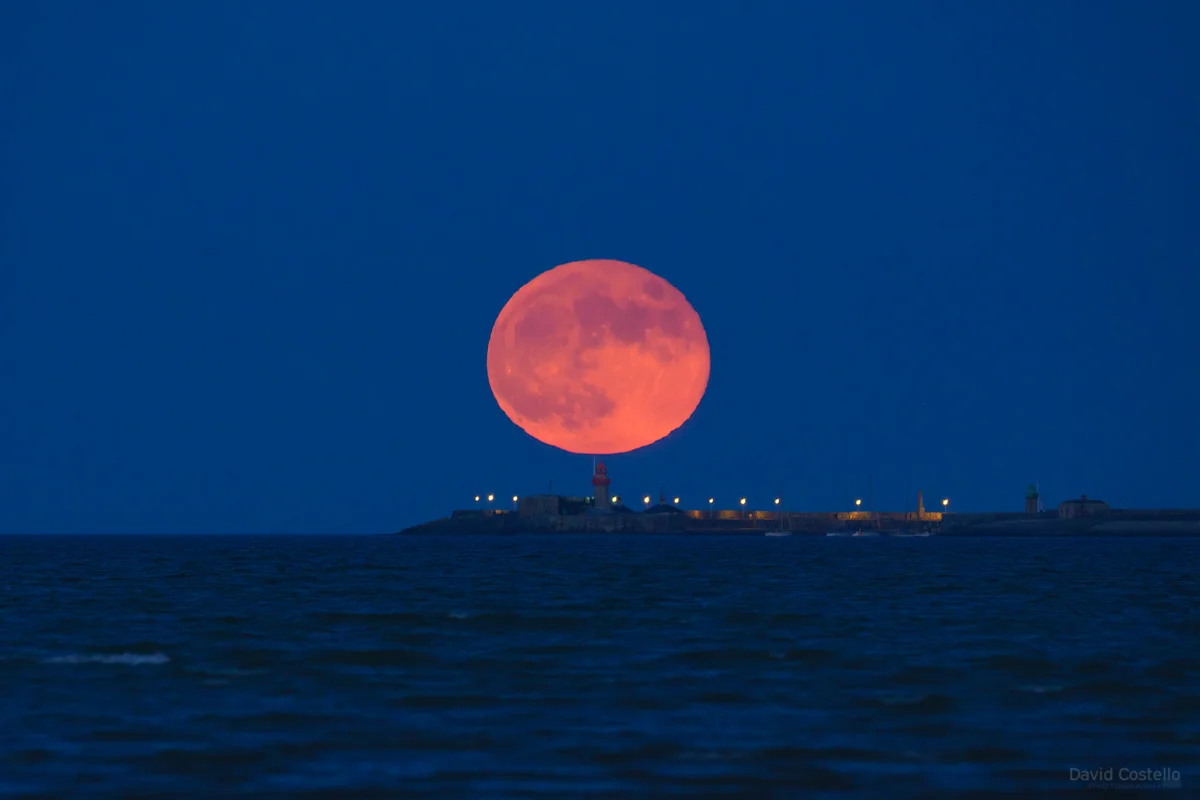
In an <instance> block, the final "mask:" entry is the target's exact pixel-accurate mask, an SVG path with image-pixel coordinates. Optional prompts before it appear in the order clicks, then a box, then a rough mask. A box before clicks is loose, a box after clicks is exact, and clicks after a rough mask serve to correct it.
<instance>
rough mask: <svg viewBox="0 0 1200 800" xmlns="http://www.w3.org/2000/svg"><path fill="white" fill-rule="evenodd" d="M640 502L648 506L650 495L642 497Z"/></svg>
mask: <svg viewBox="0 0 1200 800" xmlns="http://www.w3.org/2000/svg"><path fill="white" fill-rule="evenodd" d="M642 502H643V503H645V504H646V505H650V495H646V496H645V497H643V498H642Z"/></svg>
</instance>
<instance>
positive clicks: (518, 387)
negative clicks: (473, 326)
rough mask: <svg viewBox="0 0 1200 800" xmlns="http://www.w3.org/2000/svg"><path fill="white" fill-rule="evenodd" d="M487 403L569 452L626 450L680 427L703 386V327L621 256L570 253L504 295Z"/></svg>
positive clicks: (664, 286) (667, 290)
mask: <svg viewBox="0 0 1200 800" xmlns="http://www.w3.org/2000/svg"><path fill="white" fill-rule="evenodd" d="M487 368H488V382H489V383H491V386H492V394H494V395H495V396H496V402H498V403H499V404H500V408H502V409H503V410H504V413H505V414H507V415H508V417H509V419H511V420H512V421H513V422H515V423H516V424H517V425H519V426H520V427H521V428H523V429H524V430H525V432H526V433H528V434H529V435H530V436H532V437H534V438H535V439H538V440H539V441H542V442H545V443H546V444H549V445H553V446H555V447H559V448H562V449H563V450H566V451H568V452H571V453H586V454H588V455H608V454H610V453H625V452H628V451H630V450H636V449H637V448H639V447H645V446H646V445H648V444H650V443H652V442H656V441H658V440H659V439H661V438H663V437H664V436H666V435H667V434H669V433H670V432H671V431H673V430H675V429H676V428H678V427H679V426H680V425H682V424H683V423H684V422H686V421H687V419H688V417H690V416H691V415H692V412H694V411H695V410H696V406H698V405H699V404H700V398H701V397H703V396H704V389H705V387H707V386H708V371H709V352H708V337H707V336H706V335H705V334H704V326H703V325H701V324H700V315H698V314H697V313H696V310H695V309H693V308H692V306H691V304H689V303H688V301H687V300H686V299H685V298H684V296H683V294H682V293H681V292H680V291H679V290H678V289H676V288H675V287H674V286H672V285H671V284H669V283H667V282H666V281H665V280H663V279H662V278H660V277H658V276H657V275H655V274H654V273H653V272H650V271H649V270H645V269H642V268H641V267H638V266H634V265H633V264H626V263H625V262H624V261H608V260H590V261H573V262H571V263H570V264H563V265H561V266H558V267H555V268H554V269H552V270H549V271H547V272H543V273H542V274H541V275H538V276H537V277H536V278H534V279H533V280H531V281H530V282H529V283H527V284H525V285H524V286H522V287H521V288H520V289H519V290H518V291H517V293H516V294H514V295H513V296H512V298H511V299H510V300H509V301H508V303H507V304H505V306H504V308H503V309H502V310H501V311H500V316H499V317H497V318H496V324H495V325H494V326H493V327H492V338H491V340H490V341H489V342H488V354H487Z"/></svg>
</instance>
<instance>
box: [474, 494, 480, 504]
mask: <svg viewBox="0 0 1200 800" xmlns="http://www.w3.org/2000/svg"><path fill="white" fill-rule="evenodd" d="M475 502H476V503H478V502H479V495H475Z"/></svg>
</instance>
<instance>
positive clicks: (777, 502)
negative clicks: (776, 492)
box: [775, 497, 779, 505]
mask: <svg viewBox="0 0 1200 800" xmlns="http://www.w3.org/2000/svg"><path fill="white" fill-rule="evenodd" d="M775 505H779V498H778V497H776V498H775Z"/></svg>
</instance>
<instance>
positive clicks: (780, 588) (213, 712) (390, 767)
mask: <svg viewBox="0 0 1200 800" xmlns="http://www.w3.org/2000/svg"><path fill="white" fill-rule="evenodd" d="M1198 567H1200V541H1197V540H1186V539H1172V540H1167V539H1162V540H1155V539H1146V540H1135V539H1050V538H1047V539H1028V538H1022V539H1020V540H1005V539H999V538H996V539H954V538H951V537H940V538H939V537H934V538H929V539H899V540H897V539H887V538H879V539H869V540H862V539H858V540H856V539H841V538H826V537H823V536H822V537H813V538H809V537H803V536H798V535H797V536H792V537H789V538H778V537H771V538H768V537H763V536H755V537H687V536H661V537H660V536H561V537H555V536H511V537H501V536H496V537H459V538H449V537H447V538H434V537H398V536H324V537H315V536H273V537H261V536H178V537H174V536H96V537H75V536H70V537H68V536H61V537H59V536H45V537H2V538H0V796H8V795H17V796H23V795H29V796H35V797H36V796H46V797H89V796H122V797H137V796H148V797H149V796H153V797H170V796H195V797H225V796H235V795H238V794H246V795H253V796H258V797H264V796H265V797H271V796H280V797H306V796H323V797H364V796H380V797H391V796H398V795H404V796H407V795H417V796H421V795H427V796H444V797H466V796H485V797H490V796H496V797H509V796H512V797H536V796H545V797H554V798H560V797H574V796H581V795H583V796H587V795H590V796H600V797H624V796H658V795H671V794H680V795H687V794H704V795H721V794H728V795H731V796H733V795H737V796H747V795H754V796H779V797H793V796H804V797H814V796H816V797H819V796H823V795H831V796H861V797H909V796H912V797H919V796H924V795H927V794H930V793H938V792H960V791H970V790H981V791H988V790H990V791H996V792H1005V791H1024V792H1027V793H1034V794H1040V793H1046V792H1057V791H1060V790H1069V789H1073V788H1078V787H1079V779H1077V778H1075V777H1073V776H1085V775H1091V774H1095V771H1096V770H1105V769H1110V768H1111V769H1112V770H1113V771H1114V773H1116V771H1117V770H1120V769H1121V768H1123V767H1124V768H1130V769H1139V770H1142V769H1144V770H1154V769H1167V770H1177V771H1179V773H1180V776H1181V777H1180V780H1181V783H1182V786H1183V788H1184V789H1185V793H1186V790H1187V789H1188V788H1189V787H1190V788H1191V789H1192V790H1195V788H1196V787H1197V786H1200V612H1198V610H1197V592H1198V588H1197V580H1196V574H1197V571H1198V570H1197V568H1198ZM1072 771H1074V772H1072ZM1168 774H1170V773H1168Z"/></svg>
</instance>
